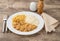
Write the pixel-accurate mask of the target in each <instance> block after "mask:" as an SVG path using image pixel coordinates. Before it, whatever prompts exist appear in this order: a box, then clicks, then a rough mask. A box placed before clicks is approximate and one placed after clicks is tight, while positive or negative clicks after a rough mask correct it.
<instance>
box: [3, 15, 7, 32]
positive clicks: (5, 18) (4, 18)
mask: <svg viewBox="0 0 60 41" xmlns="http://www.w3.org/2000/svg"><path fill="white" fill-rule="evenodd" d="M7 17H8V16H7V15H5V16H4V17H3V28H2V32H3V33H5V32H6V31H7V26H6V24H7V23H6V22H7Z"/></svg>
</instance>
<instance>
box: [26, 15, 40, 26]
mask: <svg viewBox="0 0 60 41" xmlns="http://www.w3.org/2000/svg"><path fill="white" fill-rule="evenodd" d="M25 22H27V23H29V24H33V25H36V26H38V24H39V21H38V19H37V18H36V16H34V15H32V14H28V15H26V19H25Z"/></svg>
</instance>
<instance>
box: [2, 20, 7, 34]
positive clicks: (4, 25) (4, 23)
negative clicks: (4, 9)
mask: <svg viewBox="0 0 60 41" xmlns="http://www.w3.org/2000/svg"><path fill="white" fill-rule="evenodd" d="M5 30H6V20H3V28H2V32H3V33H4V32H5Z"/></svg>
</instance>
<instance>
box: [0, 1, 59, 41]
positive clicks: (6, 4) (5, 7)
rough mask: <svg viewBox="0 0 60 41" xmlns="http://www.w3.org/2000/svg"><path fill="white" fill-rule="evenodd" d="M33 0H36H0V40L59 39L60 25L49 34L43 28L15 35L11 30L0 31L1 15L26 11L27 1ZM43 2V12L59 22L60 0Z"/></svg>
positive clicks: (52, 40)
mask: <svg viewBox="0 0 60 41" xmlns="http://www.w3.org/2000/svg"><path fill="white" fill-rule="evenodd" d="M33 1H36V2H37V0H0V41H60V25H59V26H58V27H57V28H56V31H55V32H52V33H49V34H46V32H45V30H44V29H42V30H41V31H40V32H38V33H37V34H35V35H31V36H21V35H16V34H14V33H12V32H9V33H2V24H3V16H4V15H11V14H13V13H15V12H19V11H28V10H29V3H30V2H33ZM44 3H45V7H44V12H46V13H48V14H49V15H51V16H52V17H54V18H56V19H57V20H59V22H60V0H45V1H44ZM29 11H30V10H29Z"/></svg>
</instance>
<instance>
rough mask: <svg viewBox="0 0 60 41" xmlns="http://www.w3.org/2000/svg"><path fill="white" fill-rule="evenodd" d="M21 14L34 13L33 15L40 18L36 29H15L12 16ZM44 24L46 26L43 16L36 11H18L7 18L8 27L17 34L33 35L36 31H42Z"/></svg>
mask: <svg viewBox="0 0 60 41" xmlns="http://www.w3.org/2000/svg"><path fill="white" fill-rule="evenodd" d="M20 14H32V15H34V16H36V17H37V18H38V20H39V25H38V27H37V28H36V29H34V30H33V31H30V32H21V31H18V30H16V29H14V28H13V26H12V18H13V17H14V16H15V15H20ZM43 26H44V20H43V18H42V17H41V16H40V15H38V14H37V13H34V12H28V11H23V12H18V13H15V14H13V15H11V16H10V17H9V18H8V20H7V27H8V29H9V30H10V31H12V32H13V33H16V34H19V35H32V34H35V33H37V32H39V31H41V30H42V28H43Z"/></svg>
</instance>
